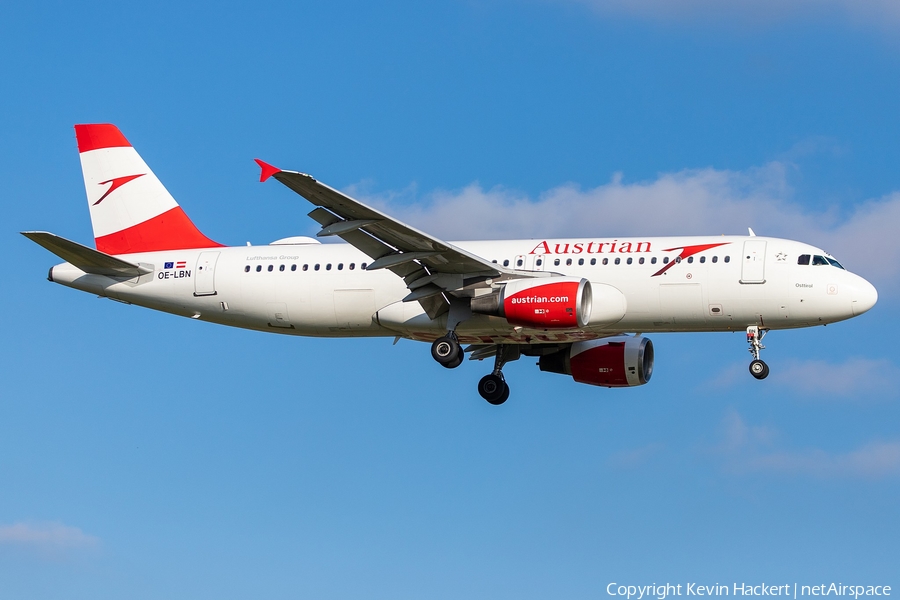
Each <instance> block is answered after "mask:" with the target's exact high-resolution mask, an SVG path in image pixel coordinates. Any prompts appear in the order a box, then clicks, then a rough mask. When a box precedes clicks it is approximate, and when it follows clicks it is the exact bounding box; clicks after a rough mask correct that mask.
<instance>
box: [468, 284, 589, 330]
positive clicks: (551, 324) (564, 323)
mask: <svg viewBox="0 0 900 600" xmlns="http://www.w3.org/2000/svg"><path fill="white" fill-rule="evenodd" d="M591 305H592V300H591V282H590V281H588V280H587V279H582V278H580V277H547V278H536V279H513V280H512V281H509V282H508V283H507V284H506V285H504V286H503V288H502V289H501V290H500V291H499V292H495V293H493V294H487V295H485V296H477V297H475V298H472V303H471V307H472V312H475V313H479V314H483V315H493V316H497V317H503V318H505V319H506V320H507V322H509V323H510V324H511V325H520V326H522V327H532V328H535V329H579V328H581V327H585V326H587V324H588V322H589V321H590V320H591Z"/></svg>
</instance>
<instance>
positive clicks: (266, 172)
mask: <svg viewBox="0 0 900 600" xmlns="http://www.w3.org/2000/svg"><path fill="white" fill-rule="evenodd" d="M253 160H255V161H256V164H258V165H259V168H260V169H262V172H261V173H260V174H259V181H260V183H262V182H263V181H265V180H266V179H268V178H269V177H271V176H272V175H274V174H275V173H281V169H279V168H278V167H273V166H272V165H270V164H269V163H267V162H263V161H261V160H259V159H258V158H254V159H253Z"/></svg>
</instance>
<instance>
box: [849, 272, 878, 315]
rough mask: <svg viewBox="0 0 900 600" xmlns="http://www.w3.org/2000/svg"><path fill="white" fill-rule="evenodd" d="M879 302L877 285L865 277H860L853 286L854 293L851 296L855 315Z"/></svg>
mask: <svg viewBox="0 0 900 600" xmlns="http://www.w3.org/2000/svg"><path fill="white" fill-rule="evenodd" d="M876 302H878V290H876V289H875V286H874V285H872V284H871V283H869V282H868V281H866V280H865V279H863V278H862V277H860V278H859V281H858V282H856V283H855V284H854V286H853V295H852V297H851V306H852V307H853V314H854V315H861V314H863V313H864V312H866V311H867V310H869V309H870V308H872V307H873V306H875V303H876Z"/></svg>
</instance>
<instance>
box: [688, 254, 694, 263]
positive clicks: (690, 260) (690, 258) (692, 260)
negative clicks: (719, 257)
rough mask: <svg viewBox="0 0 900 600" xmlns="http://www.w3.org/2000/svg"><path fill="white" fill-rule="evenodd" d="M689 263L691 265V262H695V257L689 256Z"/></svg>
mask: <svg viewBox="0 0 900 600" xmlns="http://www.w3.org/2000/svg"><path fill="white" fill-rule="evenodd" d="M688 264H689V265H690V264H694V257H693V256H689V257H688Z"/></svg>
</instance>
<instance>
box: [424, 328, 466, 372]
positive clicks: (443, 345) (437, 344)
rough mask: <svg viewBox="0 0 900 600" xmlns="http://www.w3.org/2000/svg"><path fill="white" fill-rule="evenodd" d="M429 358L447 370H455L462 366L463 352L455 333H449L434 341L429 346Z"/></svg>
mask: <svg viewBox="0 0 900 600" xmlns="http://www.w3.org/2000/svg"><path fill="white" fill-rule="evenodd" d="M431 356H432V358H434V360H436V361H438V363H440V364H441V366H443V367H446V368H448V369H455V368H456V367H458V366H459V365H461V364H462V361H463V358H465V356H464V352H463V350H462V347H461V346H460V345H459V340H458V339H457V337H456V332H454V331H450V332H448V333H447V335H442V336H441V337H439V338H438V339H436V340H434V343H433V344H431Z"/></svg>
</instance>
